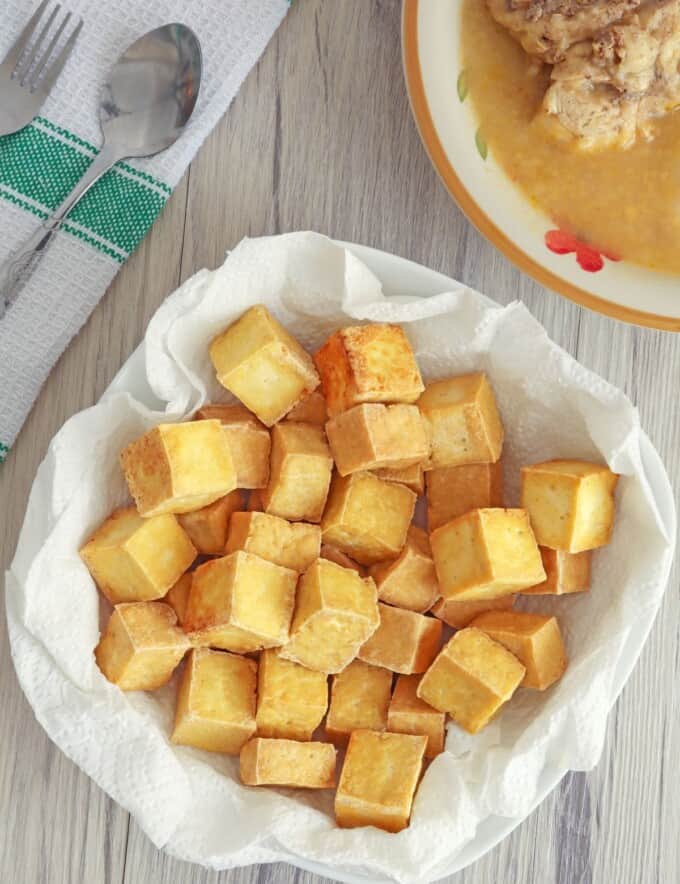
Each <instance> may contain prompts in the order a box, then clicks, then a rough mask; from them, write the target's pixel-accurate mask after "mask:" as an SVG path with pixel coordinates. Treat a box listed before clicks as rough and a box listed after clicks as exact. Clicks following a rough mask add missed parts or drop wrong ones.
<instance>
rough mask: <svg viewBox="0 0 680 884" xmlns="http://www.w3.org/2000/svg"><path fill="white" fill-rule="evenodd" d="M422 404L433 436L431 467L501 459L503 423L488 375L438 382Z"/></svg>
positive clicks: (470, 375) (464, 376)
mask: <svg viewBox="0 0 680 884" xmlns="http://www.w3.org/2000/svg"><path fill="white" fill-rule="evenodd" d="M418 406H419V408H420V411H421V413H422V415H423V417H424V419H425V422H426V424H427V426H428V430H429V435H430V444H431V446H432V456H431V458H430V464H429V466H430V468H435V467H448V466H458V465H460V464H468V463H493V462H494V461H497V460H498V459H499V458H500V456H501V450H502V448H503V424H502V423H501V418H500V415H499V414H498V407H497V405H496V399H495V397H494V394H493V390H492V389H491V384H490V383H489V381H488V380H487V377H486V375H485V374H483V373H477V374H466V375H461V376H459V377H454V378H446V379H445V380H442V381H434V383H432V384H428V385H427V387H426V388H425V392H424V393H423V395H422V396H421V397H420V399H419V400H418Z"/></svg>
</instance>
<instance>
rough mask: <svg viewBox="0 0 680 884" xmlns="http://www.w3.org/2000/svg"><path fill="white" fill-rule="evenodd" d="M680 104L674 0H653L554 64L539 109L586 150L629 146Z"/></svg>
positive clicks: (679, 30) (678, 10) (679, 22)
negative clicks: (658, 118) (656, 121)
mask: <svg viewBox="0 0 680 884" xmlns="http://www.w3.org/2000/svg"><path fill="white" fill-rule="evenodd" d="M678 105H680V0H651V2H647V3H645V4H644V5H643V6H642V7H641V8H640V9H639V11H638V12H636V13H633V14H632V15H629V16H627V17H626V18H625V19H624V20H623V21H621V22H619V23H618V24H615V25H612V26H611V27H609V28H606V29H605V30H604V31H602V32H600V33H599V34H597V35H596V36H595V37H594V38H592V39H591V40H587V41H584V42H582V43H577V44H576V45H574V46H572V47H571V49H569V50H568V51H567V53H566V55H565V58H564V60H563V61H561V62H560V63H559V64H556V65H555V67H554V68H553V71H552V78H551V85H550V87H549V88H548V91H547V93H546V95H545V99H544V101H543V106H542V114H543V115H544V117H545V119H546V121H547V122H548V124H549V125H550V126H551V129H552V131H553V132H554V133H555V134H556V135H558V136H563V137H567V138H576V139H577V142H578V146H579V147H581V148H583V149H585V150H600V149H604V148H609V147H620V148H626V147H630V146H631V145H632V144H634V143H635V141H636V139H637V138H638V137H639V136H641V137H644V138H651V137H652V136H653V121H654V119H655V118H657V117H660V116H663V115H664V114H666V113H668V112H669V111H671V110H674V109H675V108H676V107H678Z"/></svg>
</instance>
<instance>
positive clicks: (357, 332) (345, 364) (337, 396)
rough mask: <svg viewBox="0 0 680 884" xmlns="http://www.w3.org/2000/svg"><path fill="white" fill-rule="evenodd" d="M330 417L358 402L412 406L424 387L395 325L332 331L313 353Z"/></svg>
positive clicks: (366, 326) (408, 345) (404, 338)
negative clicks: (406, 404)
mask: <svg viewBox="0 0 680 884" xmlns="http://www.w3.org/2000/svg"><path fill="white" fill-rule="evenodd" d="M314 361H315V363H316V367H317V369H318V370H319V374H320V375H321V388H322V390H323V394H324V396H325V398H326V408H327V409H328V415H329V417H334V416H335V415H336V414H340V412H341V411H347V410H348V409H349V408H352V406H354V405H360V404H361V403H362V402H415V401H416V399H417V398H418V396H419V395H420V394H421V393H422V391H423V389H424V386H423V381H422V378H421V377H420V371H419V369H418V365H417V364H416V358H415V356H414V354H413V350H412V349H411V345H410V343H409V340H408V338H407V337H406V334H405V333H404V330H403V329H402V328H401V326H398V325H378V324H375V325H355V326H350V327H349V328H341V329H339V330H338V331H336V332H334V333H333V334H332V335H331V336H330V338H328V340H327V341H326V343H325V344H324V345H323V347H321V349H320V350H319V351H318V352H317V353H316V354H315V356H314Z"/></svg>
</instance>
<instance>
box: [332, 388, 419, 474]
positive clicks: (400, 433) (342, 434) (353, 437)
mask: <svg viewBox="0 0 680 884" xmlns="http://www.w3.org/2000/svg"><path fill="white" fill-rule="evenodd" d="M326 434H327V436H328V444H329V445H330V447H331V453H332V454H333V459H334V460H335V466H336V467H337V470H338V472H339V473H340V475H341V476H348V475H349V474H350V473H356V472H358V471H359V470H376V469H380V468H382V467H391V468H393V469H402V468H404V467H410V466H413V465H414V464H419V463H422V462H423V461H425V460H427V458H428V456H429V453H430V445H429V442H428V440H427V435H426V432H425V425H424V423H423V419H422V418H421V416H420V412H419V411H418V408H417V406H415V405H382V404H380V403H377V402H369V403H365V404H363V405H355V406H354V408H350V410H349V411H343V412H342V414H338V415H336V416H335V417H333V418H331V419H330V420H329V421H328V423H327V424H326Z"/></svg>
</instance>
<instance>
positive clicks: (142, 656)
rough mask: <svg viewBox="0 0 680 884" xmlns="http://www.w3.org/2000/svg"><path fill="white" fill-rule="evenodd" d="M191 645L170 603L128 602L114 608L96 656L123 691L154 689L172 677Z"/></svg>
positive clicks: (99, 664)
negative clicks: (179, 625)
mask: <svg viewBox="0 0 680 884" xmlns="http://www.w3.org/2000/svg"><path fill="white" fill-rule="evenodd" d="M189 647H190V645H189V640H188V639H187V637H186V635H184V633H183V632H182V630H181V629H180V628H179V627H178V626H177V617H176V616H175V612H174V611H173V610H172V608H171V607H170V606H169V605H164V604H163V603H162V602H126V603H123V604H120V605H116V606H115V608H114V609H113V613H112V614H111V617H110V618H109V622H108V624H107V627H106V632H105V633H104V635H103V636H102V637H101V639H100V640H99V644H98V645H97V647H96V648H95V651H94V656H95V659H96V661H97V666H99V668H100V669H101V671H102V672H103V674H104V675H105V676H106V678H108V680H109V681H111V682H113V684H116V685H118V687H119V688H120V689H121V691H155V690H156V688H159V687H161V685H164V684H165V683H166V682H168V681H170V678H171V676H172V673H173V672H174V671H175V668H176V667H177V665H178V663H179V662H180V660H181V659H182V657H183V656H184V655H185V654H186V652H187V651H188V650H189Z"/></svg>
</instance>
